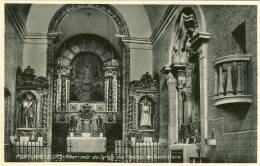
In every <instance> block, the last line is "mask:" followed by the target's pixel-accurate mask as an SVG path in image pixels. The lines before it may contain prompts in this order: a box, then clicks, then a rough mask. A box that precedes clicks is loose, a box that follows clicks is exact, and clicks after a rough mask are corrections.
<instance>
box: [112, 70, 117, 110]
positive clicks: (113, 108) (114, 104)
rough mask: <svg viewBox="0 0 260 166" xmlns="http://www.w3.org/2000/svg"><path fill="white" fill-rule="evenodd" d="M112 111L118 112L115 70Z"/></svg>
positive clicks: (115, 74)
mask: <svg viewBox="0 0 260 166" xmlns="http://www.w3.org/2000/svg"><path fill="white" fill-rule="evenodd" d="M112 89H113V90H112V101H113V103H112V111H113V112H117V73H116V72H115V73H114V75H113V78H112Z"/></svg>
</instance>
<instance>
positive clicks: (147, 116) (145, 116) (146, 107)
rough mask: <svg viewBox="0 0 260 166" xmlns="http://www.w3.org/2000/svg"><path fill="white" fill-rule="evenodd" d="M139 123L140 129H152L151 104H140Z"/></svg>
mask: <svg viewBox="0 0 260 166" xmlns="http://www.w3.org/2000/svg"><path fill="white" fill-rule="evenodd" d="M141 105H142V107H141V121H140V127H152V123H151V102H148V101H147V99H146V98H145V101H144V102H143V103H141Z"/></svg>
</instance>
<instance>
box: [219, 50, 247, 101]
mask: <svg viewBox="0 0 260 166" xmlns="http://www.w3.org/2000/svg"><path fill="white" fill-rule="evenodd" d="M249 61H250V55H229V56H223V57H220V58H217V59H216V60H215V62H214V69H215V76H214V77H215V100H216V102H215V105H216V106H218V105H224V104H230V103H251V101H252V100H251V95H250V93H249V85H250V82H249V81H248V78H249V77H248V74H249Z"/></svg>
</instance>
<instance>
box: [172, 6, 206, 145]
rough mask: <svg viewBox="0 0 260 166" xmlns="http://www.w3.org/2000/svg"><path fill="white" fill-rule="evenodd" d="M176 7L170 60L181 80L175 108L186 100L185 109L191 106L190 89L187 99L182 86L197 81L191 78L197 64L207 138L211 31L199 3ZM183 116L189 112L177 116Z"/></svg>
mask: <svg viewBox="0 0 260 166" xmlns="http://www.w3.org/2000/svg"><path fill="white" fill-rule="evenodd" d="M177 10H178V11H177V12H176V17H175V18H174V20H173V24H174V26H173V31H172V38H171V42H170V45H169V64H170V65H171V66H172V69H173V75H174V77H175V78H176V80H177V81H178V84H177V85H176V86H177V89H178V91H177V94H178V98H176V101H177V103H178V104H176V106H177V107H178V108H177V109H176V110H177V111H178V110H179V109H183V107H184V105H185V104H184V103H183V104H181V103H180V102H186V103H187V105H185V107H186V108H185V109H187V110H191V109H192V103H191V102H192V101H190V100H191V99H190V95H189V93H190V92H188V93H187V94H188V95H187V94H186V92H185V95H186V97H188V98H186V99H187V100H186V99H182V97H183V95H182V94H181V93H182V92H181V91H180V90H179V88H180V89H182V88H183V87H185V88H186V87H188V88H191V87H192V84H193V82H194V81H193V80H192V77H191V75H192V74H194V73H193V71H194V64H197V69H199V71H197V70H196V71H197V74H198V76H199V81H197V82H199V84H200V87H199V90H198V91H197V92H199V93H200V94H199V98H200V101H198V102H199V106H200V108H199V112H200V115H199V120H200V128H201V129H203V130H201V133H200V136H201V139H205V138H207V108H208V97H207V89H208V85H207V82H208V81H207V80H208V76H207V63H208V60H207V58H208V57H207V52H208V50H207V41H208V39H209V34H208V33H207V32H206V21H205V17H204V14H203V11H202V9H201V7H200V6H190V5H181V6H179V7H178V9H177ZM178 65H180V67H181V69H177V68H178V67H175V66H178ZM183 83H185V84H183ZM190 84H191V85H190ZM191 93H192V92H191ZM184 100H185V101H184ZM188 112H189V111H188ZM184 116H185V118H186V116H187V117H190V113H188V114H187V115H186V114H185V115H184V114H183V115H182V116H181V117H178V119H179V118H181V119H182V118H183V117H184ZM192 116H193V115H192ZM188 119H189V118H188ZM182 121H184V120H182ZM187 121H188V120H185V123H189V122H187ZM181 123H183V122H181ZM177 125H180V124H177ZM202 142H203V141H202Z"/></svg>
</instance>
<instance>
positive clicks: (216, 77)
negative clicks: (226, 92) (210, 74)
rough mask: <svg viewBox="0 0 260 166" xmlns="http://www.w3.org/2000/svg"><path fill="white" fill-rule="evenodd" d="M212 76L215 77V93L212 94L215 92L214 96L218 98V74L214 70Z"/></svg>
mask: <svg viewBox="0 0 260 166" xmlns="http://www.w3.org/2000/svg"><path fill="white" fill-rule="evenodd" d="M214 76H215V80H214V81H215V87H214V88H215V89H214V90H215V91H214V92H215V95H216V96H218V72H217V69H216V68H215V69H214Z"/></svg>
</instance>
